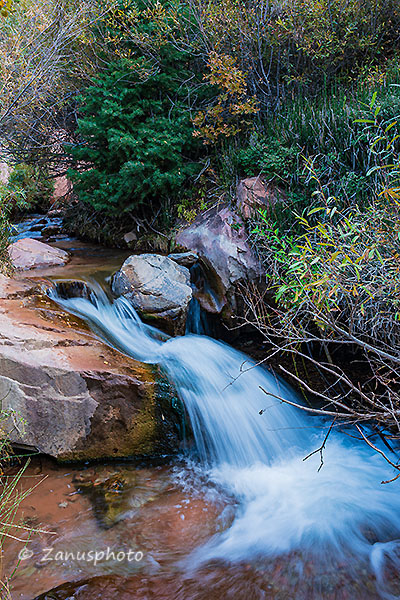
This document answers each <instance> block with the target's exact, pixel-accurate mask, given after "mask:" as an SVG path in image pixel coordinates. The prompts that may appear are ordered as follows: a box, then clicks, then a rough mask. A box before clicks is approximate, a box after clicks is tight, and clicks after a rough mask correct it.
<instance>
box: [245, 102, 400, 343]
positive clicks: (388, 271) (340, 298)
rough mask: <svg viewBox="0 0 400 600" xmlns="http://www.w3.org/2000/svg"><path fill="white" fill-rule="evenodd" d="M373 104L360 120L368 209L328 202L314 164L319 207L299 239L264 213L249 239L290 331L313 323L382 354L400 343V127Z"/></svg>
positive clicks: (302, 224) (302, 221)
mask: <svg viewBox="0 0 400 600" xmlns="http://www.w3.org/2000/svg"><path fill="white" fill-rule="evenodd" d="M376 99H377V95H376V94H373V96H372V100H371V101H370V103H369V104H368V105H367V106H366V107H365V108H366V111H367V112H366V115H365V116H363V117H362V118H359V119H357V123H358V127H359V128H360V127H363V128H364V133H365V134H367V137H368V139H369V140H370V146H369V156H370V160H371V166H370V169H369V171H368V173H367V177H370V178H371V177H374V178H376V185H375V186H374V188H375V189H376V191H375V193H374V194H371V197H370V201H369V203H368V204H367V205H366V206H365V207H359V206H357V205H353V206H351V207H347V208H343V203H341V202H340V201H338V199H337V197H336V196H329V197H327V196H326V194H325V192H324V189H323V186H322V185H321V182H320V180H319V177H318V174H317V173H316V172H315V170H314V169H313V165H312V163H311V162H310V163H309V164H308V169H309V172H310V180H312V181H314V182H315V183H316V185H317V191H316V192H314V197H315V198H316V200H315V203H316V206H314V207H310V208H308V209H306V210H304V211H303V212H302V214H298V213H297V214H295V215H294V217H295V219H296V221H297V224H298V227H297V231H294V230H293V228H291V229H290V230H287V229H286V230H285V229H284V228H283V227H282V226H281V225H279V224H278V223H276V222H273V220H272V219H271V215H269V214H268V213H266V212H262V211H260V218H259V221H258V223H257V224H255V226H254V227H253V231H252V235H253V236H254V237H255V239H256V243H257V246H258V248H259V250H260V251H261V252H262V253H263V254H264V256H265V260H266V261H267V263H268V268H267V272H268V277H269V279H270V289H271V291H273V292H274V298H275V302H276V303H277V304H278V306H280V307H281V308H282V309H283V313H282V319H283V321H284V322H285V323H286V324H287V325H288V330H289V324H290V327H292V328H294V329H297V332H298V331H299V329H301V327H302V325H301V324H302V323H303V324H304V325H305V326H307V324H308V323H309V322H310V321H312V322H314V323H315V324H316V325H318V327H319V328H320V329H322V330H326V329H327V330H328V331H330V332H331V333H332V331H333V332H336V333H337V329H338V328H341V329H343V330H344V329H345V330H346V332H347V335H350V336H351V335H352V336H360V337H361V339H363V340H367V341H368V342H370V343H373V344H375V345H376V344H378V346H379V345H381V346H382V347H383V346H385V345H387V346H390V345H393V344H394V345H396V344H398V343H399V339H400V338H399V335H400V331H399V321H400V262H399V256H400V202H399V200H400V158H399V157H400V148H399V144H398V140H399V139H400V130H399V128H398V123H397V121H396V120H393V119H391V120H389V122H388V121H382V120H381V118H380V115H381V105H380V104H378V103H377V102H376ZM372 160H374V162H372Z"/></svg>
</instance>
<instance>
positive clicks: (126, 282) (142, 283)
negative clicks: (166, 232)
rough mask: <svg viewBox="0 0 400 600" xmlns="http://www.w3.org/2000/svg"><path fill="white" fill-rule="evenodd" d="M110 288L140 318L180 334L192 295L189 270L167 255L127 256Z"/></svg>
mask: <svg viewBox="0 0 400 600" xmlns="http://www.w3.org/2000/svg"><path fill="white" fill-rule="evenodd" d="M111 287H112V291H113V293H114V294H115V295H116V296H124V297H125V298H127V299H128V300H129V301H130V302H131V304H132V305H133V307H134V308H135V309H136V310H137V311H138V313H139V314H140V316H141V317H142V318H143V320H145V321H147V322H148V323H151V324H153V325H155V326H157V327H159V328H160V329H162V330H163V331H165V332H166V333H168V334H170V335H176V334H182V333H184V331H185V323H186V316H187V310H188V306H189V302H190V300H191V299H192V288H191V286H190V273H189V270H188V269H187V268H186V267H183V266H181V265H179V264H177V263H176V262H175V261H173V260H171V259H170V258H168V257H167V256H161V255H159V254H140V255H133V256H130V257H129V258H128V259H127V260H126V261H125V262H124V264H123V265H122V267H121V269H120V270H119V271H117V273H115V275H114V276H113V278H112V284H111Z"/></svg>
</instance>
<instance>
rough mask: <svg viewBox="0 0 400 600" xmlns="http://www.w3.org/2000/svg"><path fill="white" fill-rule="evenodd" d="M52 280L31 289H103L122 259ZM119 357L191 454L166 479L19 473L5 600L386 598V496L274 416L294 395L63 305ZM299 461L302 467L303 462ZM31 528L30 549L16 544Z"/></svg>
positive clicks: (226, 361) (116, 466) (365, 455)
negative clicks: (156, 388) (180, 426)
mask: <svg viewBox="0 0 400 600" xmlns="http://www.w3.org/2000/svg"><path fill="white" fill-rule="evenodd" d="M55 244H56V245H57V246H59V247H62V248H64V249H69V250H70V251H71V252H72V260H71V262H70V263H69V264H68V265H67V266H66V267H62V268H55V269H46V272H45V273H40V272H37V274H36V273H35V275H34V277H33V278H38V279H43V278H44V279H47V280H51V281H53V282H55V283H57V282H58V281H60V280H63V279H64V280H74V279H80V280H82V279H85V280H88V284H89V285H90V281H97V283H101V284H103V283H104V281H105V280H106V279H107V277H108V276H109V275H110V274H111V273H112V272H113V271H114V270H115V269H116V268H118V267H119V266H120V265H121V263H122V262H123V260H124V258H125V257H126V256H127V253H123V252H120V251H112V250H111V251H110V250H104V249H100V248H95V247H92V246H90V245H86V244H82V243H80V242H76V241H75V240H70V239H63V240H58V241H56V242H55ZM48 294H49V297H50V299H51V300H52V301H54V302H55V303H56V304H57V305H58V307H59V308H61V309H62V310H65V311H66V312H68V313H71V314H72V315H75V316H76V317H78V318H80V319H83V321H85V322H86V323H87V325H89V327H90V328H91V329H92V330H93V331H94V333H95V334H96V335H97V336H99V337H101V338H102V339H103V340H104V341H106V343H109V344H111V345H113V346H114V347H116V348H118V349H119V350H120V351H121V352H122V353H123V354H125V355H127V356H131V357H132V358H134V359H136V360H140V361H142V362H145V363H148V364H158V365H160V366H161V367H162V368H163V369H164V370H165V371H166V372H167V373H168V376H169V378H170V380H171V381H172V382H173V383H174V385H175V386H176V389H177V391H178V394H179V396H180V398H181V399H182V400H183V402H184V404H185V407H186V411H187V414H188V417H189V419H190V422H191V427H192V430H193V435H194V442H195V452H192V451H191V452H187V453H186V454H185V455H180V456H177V457H175V458H174V459H173V460H172V461H171V459H166V461H165V464H154V463H153V464H145V465H144V464H136V463H135V462H133V461H125V462H114V463H111V462H110V463H100V462H99V463H95V464H75V465H62V466H60V465H57V464H56V463H55V462H53V461H52V460H50V459H47V458H45V457H33V458H32V460H31V463H30V464H29V465H28V466H27V467H26V470H25V472H24V474H23V477H22V478H21V481H20V484H19V486H20V489H21V490H28V489H31V492H30V494H29V495H28V496H27V497H26V498H25V499H24V500H23V502H22V504H21V506H20V508H19V511H18V514H17V519H18V522H19V523H20V526H21V530H20V531H21V533H20V536H19V537H20V538H21V539H23V540H26V544H23V543H22V542H21V541H18V540H13V539H9V540H7V542H6V544H5V552H4V555H3V559H2V569H3V571H4V573H5V574H6V575H7V576H8V577H9V578H10V585H11V590H12V598H13V599H20V600H33V599H36V598H38V599H39V598H40V600H67V599H69V600H72V599H74V600H97V599H99V600H100V599H102V600H108V599H110V600H111V599H114V598H116V597H118V598H119V600H125V599H126V600H128V599H153V598H154V599H158V600H159V599H165V600H214V598H215V599H221V600H222V599H225V598H226V599H228V598H229V599H230V598H232V599H234V600H253V599H254V600H258V599H260V600H261V599H266V600H289V599H290V600H322V599H323V600H365V599H368V600H375V599H378V598H381V599H386V600H393V599H395V598H398V597H400V596H399V594H400V588H399V576H398V573H399V565H400V556H399V555H400V551H399V549H400V542H399V538H400V494H399V493H398V487H397V486H396V483H395V484H393V485H386V486H382V485H381V481H382V480H384V479H389V478H390V476H391V475H392V470H391V469H390V468H389V467H388V466H387V465H386V464H385V462H384V461H383V460H382V458H381V457H380V456H379V455H378V454H377V453H375V452H372V451H371V449H370V448H368V447H367V446H366V445H365V444H364V443H363V442H362V441H361V442H360V441H358V440H354V439H353V438H352V437H351V436H349V435H347V432H346V431H341V430H340V429H339V428H335V430H334V431H333V432H332V434H331V436H330V438H329V441H328V443H327V445H326V449H325V450H324V456H323V458H324V464H323V466H322V468H321V456H322V455H321V456H320V453H318V452H315V451H316V450H318V448H319V447H320V445H321V443H322V441H323V440H324V438H325V436H326V433H327V431H328V430H329V429H330V423H329V422H328V421H326V420H323V419H321V418H316V417H311V416H309V415H307V414H306V413H304V412H303V411H301V410H299V409H295V408H294V407H292V406H289V405H287V404H285V403H284V401H282V398H284V399H290V400H291V401H295V402H297V401H298V398H297V397H296V395H295V394H294V392H293V391H292V390H291V389H290V388H289V387H288V386H286V385H285V384H284V383H283V382H281V381H280V380H278V379H277V378H276V377H275V376H274V375H273V374H272V373H270V372H268V371H267V370H266V369H264V368H262V367H259V366H256V365H255V364H254V363H252V361H251V360H250V359H249V358H248V357H246V356H245V355H243V354H242V353H240V352H238V351H236V350H234V349H233V348H230V347H229V346H228V345H226V344H223V343H220V342H217V341H215V340H212V339H210V338H207V337H206V336H198V335H186V336H183V337H178V338H171V339H169V340H168V341H164V340H163V339H160V338H158V337H157V336H155V335H154V331H153V332H152V331H151V328H148V327H147V326H145V325H144V324H143V323H141V321H140V319H139V318H138V316H137V315H136V313H135V312H134V310H133V309H132V308H131V307H130V306H129V305H128V303H127V302H126V301H124V300H117V301H115V302H114V303H111V302H110V300H109V298H108V297H107V296H106V295H105V294H104V293H103V292H101V288H100V287H97V288H96V286H95V287H94V288H93V294H92V297H91V298H90V299H88V298H82V297H74V298H65V297H61V296H59V295H58V293H57V286H56V285H54V284H53V285H50V288H49V292H48ZM311 453H312V456H310V458H309V459H307V460H304V459H305V458H306V457H307V456H308V455H309V454H311ZM25 527H26V528H30V529H31V530H33V533H29V531H28V530H25V529H24V528H25Z"/></svg>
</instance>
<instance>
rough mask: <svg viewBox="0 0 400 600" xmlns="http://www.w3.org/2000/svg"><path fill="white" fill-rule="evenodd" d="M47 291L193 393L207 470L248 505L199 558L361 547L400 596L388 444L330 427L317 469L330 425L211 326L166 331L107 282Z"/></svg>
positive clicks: (397, 520) (399, 545) (342, 554)
mask: <svg viewBox="0 0 400 600" xmlns="http://www.w3.org/2000/svg"><path fill="white" fill-rule="evenodd" d="M49 295H50V296H51V297H52V298H53V299H54V300H55V301H56V302H58V303H59V304H60V305H61V306H62V307H63V308H65V309H66V310H68V311H69V312H72V313H73V314H75V315H78V316H80V317H81V318H83V319H85V320H86V321H87V322H88V323H89V324H90V325H91V326H92V328H93V329H94V330H95V331H96V332H97V333H98V335H100V336H101V337H102V338H103V339H104V340H105V341H106V342H107V343H109V344H111V345H113V346H114V347H116V348H118V349H119V350H121V351H122V352H124V353H126V354H127V355H129V356H131V357H133V358H135V359H137V360H140V361H142V362H146V363H157V364H159V365H160V366H161V367H162V368H163V369H164V370H165V371H166V373H167V374H168V376H169V378H170V380H171V381H172V382H173V384H174V385H175V387H176V389H177V392H178V394H179V395H180V397H181V398H182V400H183V401H184V403H185V406H186V409H187V412H188V415H189V418H190V421H191V425H192V429H193V433H194V437H195V442H196V447H197V451H198V455H199V458H200V460H201V461H202V463H203V465H204V471H205V472H206V473H207V475H208V478H209V480H210V481H211V482H213V483H215V484H216V485H217V486H220V487H221V488H222V489H223V490H224V491H225V492H226V493H228V494H230V495H232V496H233V497H234V498H236V500H237V501H238V504H239V508H238V511H237V514H236V517H235V519H234V521H233V524H232V525H231V527H230V528H229V529H227V530H226V531H225V532H224V533H222V534H219V535H218V536H216V537H215V538H213V539H212V540H210V542H209V543H208V544H207V545H206V546H203V547H202V548H200V549H198V550H197V551H196V553H195V555H194V557H192V559H193V558H196V559H197V562H198V563H204V562H205V561H209V560H210V559H223V560H225V561H242V560H248V559H250V558H258V557H261V556H269V557H276V556H279V555H282V554H288V553H293V552H297V553H300V554H301V555H302V556H304V557H310V556H317V557H318V560H321V561H323V560H332V559H337V560H343V559H346V557H347V558H348V557H353V558H354V557H356V558H357V560H358V561H363V562H365V564H368V562H369V563H370V565H371V568H372V569H373V571H374V572H375V574H376V578H377V587H378V589H379V593H380V595H381V596H382V598H386V599H393V598H396V597H397V596H394V595H392V594H391V593H390V592H389V591H388V590H387V589H386V586H385V576H384V572H385V569H387V568H388V565H389V563H390V569H391V570H392V571H393V570H397V571H399V567H400V561H399V558H398V557H399V549H400V542H398V541H397V538H400V492H399V488H398V485H399V484H398V483H397V482H396V483H394V484H391V485H382V484H381V482H382V480H388V479H390V478H391V477H393V475H394V473H393V469H392V468H391V467H390V466H389V465H388V464H387V463H386V462H385V461H384V460H383V459H382V457H381V456H380V455H379V454H377V453H376V452H374V451H373V450H372V449H371V448H369V447H368V446H367V445H366V444H365V442H363V441H358V440H354V439H352V438H350V437H349V436H347V435H346V434H344V433H339V432H337V431H333V432H332V433H331V435H330V436H329V439H328V443H327V445H326V448H325V449H324V465H323V467H322V468H321V469H320V470H318V468H319V466H320V456H319V454H318V453H317V454H315V455H313V456H312V457H310V458H309V459H307V460H303V459H304V457H305V456H306V455H307V454H309V453H310V452H312V451H313V450H315V449H316V448H318V447H319V446H320V445H321V443H322V441H323V439H324V437H325V435H326V432H327V428H328V427H329V423H326V422H324V421H323V420H321V419H319V418H316V417H313V416H310V415H309V414H307V413H305V412H304V411H301V410H300V409H297V408H294V407H292V406H290V405H288V404H285V403H284V402H282V401H281V400H280V398H284V399H287V400H293V401H298V399H297V398H296V396H295V395H294V393H293V391H292V390H291V389H290V388H288V387H287V386H286V385H284V384H283V383H282V382H280V381H279V380H277V378H276V377H275V376H274V375H273V374H271V373H269V372H268V371H266V370H265V369H263V368H261V367H257V366H256V365H255V364H254V363H253V362H252V361H251V360H250V359H249V358H247V357H246V356H245V355H243V354H241V353H240V352H237V351H236V350H233V349H232V348H230V347H229V346H227V345H225V344H222V343H220V342H217V341H215V340H212V339H209V338H207V337H205V336H196V335H187V336H184V337H178V338H174V339H172V338H170V339H168V340H166V341H162V340H160V338H159V335H158V334H157V332H156V330H154V329H153V328H150V327H148V326H146V325H144V324H143V323H141V321H140V319H139V317H138V316H137V314H136V313H135V311H134V309H133V308H132V307H131V306H130V305H129V304H128V303H127V302H126V301H125V300H123V299H119V300H117V301H115V302H114V303H111V302H110V301H109V300H108V299H107V297H106V296H105V295H104V294H102V293H101V292H100V291H99V290H97V291H96V292H95V291H93V293H92V294H91V299H90V301H89V300H87V299H85V298H68V299H65V298H60V297H59V296H58V294H57V291H56V288H54V289H52V290H50V291H49ZM164 339H165V338H164ZM261 388H264V389H265V390H266V391H267V392H268V393H269V395H268V396H266V395H265V393H264V392H263V391H262V390H261ZM263 409H266V411H265V412H264V413H263V414H262V415H261V414H260V411H261V412H262V411H263Z"/></svg>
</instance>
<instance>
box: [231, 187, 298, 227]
mask: <svg viewBox="0 0 400 600" xmlns="http://www.w3.org/2000/svg"><path fill="white" fill-rule="evenodd" d="M285 200H286V194H285V192H284V191H283V190H282V189H281V188H279V187H277V186H276V185H274V184H271V183H266V182H264V181H263V179H262V178H261V177H248V178H247V179H242V181H240V182H239V184H238V186H237V189H236V207H237V210H238V212H239V214H240V215H241V216H242V217H243V218H244V219H250V218H253V217H255V216H257V211H259V210H265V209H267V210H268V209H269V208H272V207H274V206H275V205H276V204H278V203H281V202H283V201H285Z"/></svg>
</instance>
